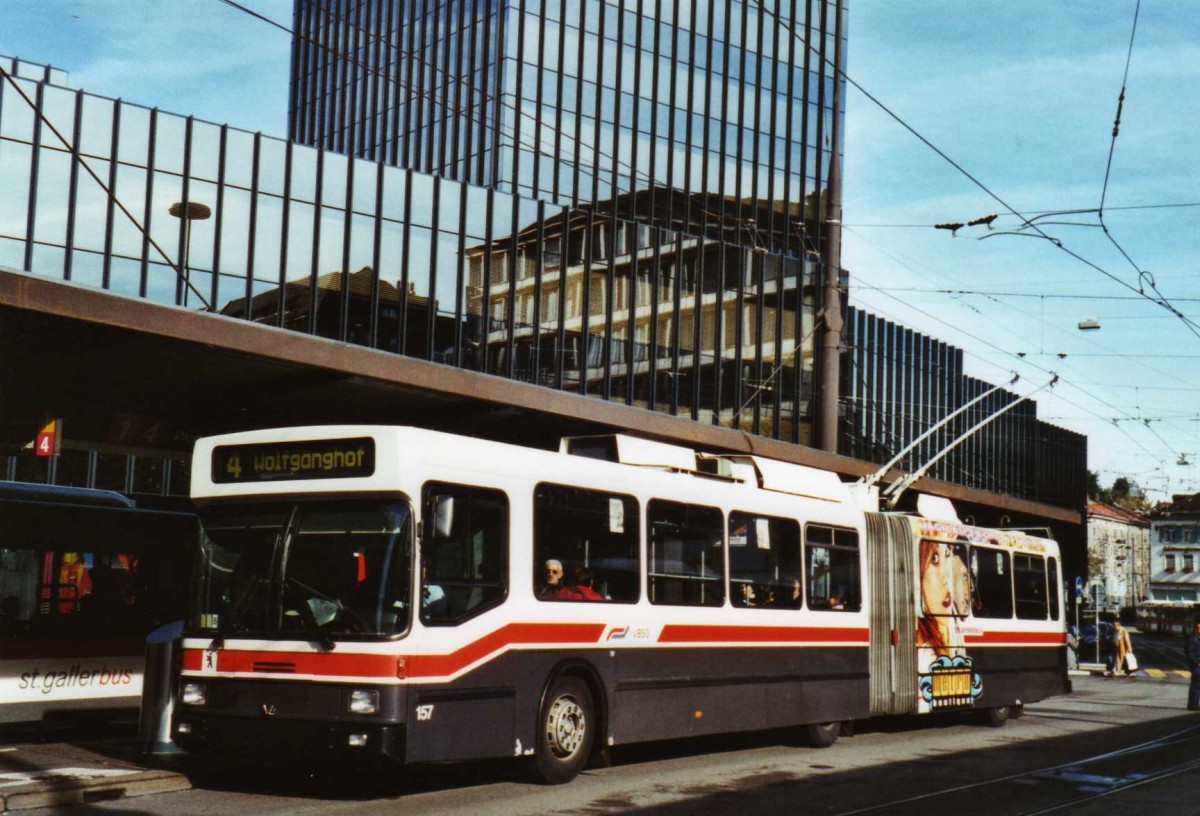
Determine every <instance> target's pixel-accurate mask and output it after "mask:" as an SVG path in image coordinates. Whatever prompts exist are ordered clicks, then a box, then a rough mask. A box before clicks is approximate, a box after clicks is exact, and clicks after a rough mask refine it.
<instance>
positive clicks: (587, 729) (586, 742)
mask: <svg viewBox="0 0 1200 816" xmlns="http://www.w3.org/2000/svg"><path fill="white" fill-rule="evenodd" d="M593 712H594V709H593V706H592V694H591V692H590V691H588V687H587V684H586V683H584V682H583V681H582V680H580V679H579V678H577V677H560V678H559V679H557V680H555V681H554V682H553V683H551V684H550V688H549V690H548V691H547V692H546V696H545V699H544V701H543V703H542V710H541V713H540V715H539V716H538V733H537V747H536V749H535V751H534V769H535V771H536V773H537V776H538V778H540V779H541V780H542V781H543V782H546V783H548V784H550V785H561V784H562V783H564V782H569V781H571V780H572V779H574V778H575V776H576V775H577V774H578V773H579V772H580V771H581V770H582V769H583V766H584V764H585V763H586V762H587V760H588V755H589V754H590V753H591V750H592V742H593V739H594V735H595V731H596V719H595V715H594V713H593Z"/></svg>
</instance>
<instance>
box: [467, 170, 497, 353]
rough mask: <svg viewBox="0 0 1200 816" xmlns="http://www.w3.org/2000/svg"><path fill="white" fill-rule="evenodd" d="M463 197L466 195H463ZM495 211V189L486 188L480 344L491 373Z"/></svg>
mask: <svg viewBox="0 0 1200 816" xmlns="http://www.w3.org/2000/svg"><path fill="white" fill-rule="evenodd" d="M463 197H464V198H465V197H466V196H463ZM495 211H496V191H495V190H494V189H492V188H490V187H489V188H488V191H487V212H486V213H485V214H484V221H483V224H484V227H483V247H484V252H483V286H482V290H483V305H482V306H481V307H480V312H481V316H482V318H483V340H482V344H481V349H480V352H481V358H480V359H481V360H482V361H483V363H482V369H483V372H484V373H485V374H491V373H493V371H492V358H491V342H490V341H491V335H492V261H493V258H492V256H493V254H494V253H495V243H494V242H495V229H494V227H493V224H492V221H493V218H492V215H493V213H495Z"/></svg>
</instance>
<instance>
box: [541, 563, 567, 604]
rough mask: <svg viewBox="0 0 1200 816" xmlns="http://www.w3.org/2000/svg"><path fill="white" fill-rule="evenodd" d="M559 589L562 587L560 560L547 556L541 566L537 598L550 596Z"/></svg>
mask: <svg viewBox="0 0 1200 816" xmlns="http://www.w3.org/2000/svg"><path fill="white" fill-rule="evenodd" d="M560 589H563V565H562V561H559V560H558V559H557V558H548V559H546V563H545V564H544V565H543V567H542V580H541V585H540V586H539V587H538V592H537V595H538V597H539V598H550V597H552V596H553V595H554V594H555V593H556V592H558V591H559V590H560Z"/></svg>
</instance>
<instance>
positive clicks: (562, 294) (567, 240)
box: [554, 21, 586, 391]
mask: <svg viewBox="0 0 1200 816" xmlns="http://www.w3.org/2000/svg"><path fill="white" fill-rule="evenodd" d="M563 22H564V23H565V21H563ZM559 53H562V52H561V51H560V52H559ZM560 110H561V107H560ZM556 166H557V163H556ZM557 177H558V174H557V173H555V178H557ZM561 218H562V238H561V242H560V251H559V262H558V329H557V333H556V334H557V336H556V337H555V342H554V349H555V354H554V387H555V388H556V389H558V390H559V391H561V390H562V387H563V368H564V367H565V365H566V358H567V355H566V342H567V285H568V283H567V267H568V266H569V265H570V260H571V256H570V246H571V210H570V209H569V208H567V207H563V209H562V215H561ZM584 279H585V280H586V274H585V275H584Z"/></svg>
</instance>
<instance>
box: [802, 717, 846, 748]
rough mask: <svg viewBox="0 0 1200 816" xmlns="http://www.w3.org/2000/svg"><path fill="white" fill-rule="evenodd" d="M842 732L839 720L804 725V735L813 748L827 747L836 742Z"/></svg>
mask: <svg viewBox="0 0 1200 816" xmlns="http://www.w3.org/2000/svg"><path fill="white" fill-rule="evenodd" d="M841 733H842V724H841V723H840V722H829V723H813V724H812V725H806V726H804V736H805V737H806V739H807V741H808V744H809V745H811V746H812V747H813V748H828V747H829V746H831V745H833V744H834V743H835V742H837V738H838V736H839V735H840V734H841Z"/></svg>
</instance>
